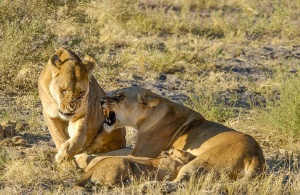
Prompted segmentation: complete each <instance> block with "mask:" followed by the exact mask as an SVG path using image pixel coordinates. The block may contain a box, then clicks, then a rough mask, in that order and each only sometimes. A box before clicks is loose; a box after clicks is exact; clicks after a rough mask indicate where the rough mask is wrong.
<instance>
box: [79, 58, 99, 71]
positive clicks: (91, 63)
mask: <svg viewBox="0 0 300 195" xmlns="http://www.w3.org/2000/svg"><path fill="white" fill-rule="evenodd" d="M82 64H83V65H84V67H85V69H86V70H87V71H88V73H89V74H91V73H92V71H93V69H94V67H95V64H96V62H95V60H94V59H93V58H92V57H91V56H89V55H86V56H84V58H83V61H82Z"/></svg>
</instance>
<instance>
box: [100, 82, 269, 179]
mask: <svg viewBox="0 0 300 195" xmlns="http://www.w3.org/2000/svg"><path fill="white" fill-rule="evenodd" d="M101 103H102V107H103V109H104V112H105V114H106V115H107V116H108V117H107V119H106V122H105V124H104V129H105V131H107V132H111V131H112V130H114V129H116V128H120V127H124V126H133V127H135V128H136V130H137V138H136V144H135V146H134V148H133V151H132V154H131V155H132V156H136V157H152V158H153V157H157V156H158V155H159V154H160V152H161V151H164V150H168V149H169V148H175V149H179V150H184V151H187V152H189V153H191V154H193V155H195V156H197V157H196V158H195V159H194V160H192V161H190V162H189V163H187V164H186V165H184V166H183V167H182V168H181V169H180V171H179V173H178V175H177V177H176V179H175V180H174V181H173V182H172V184H178V182H181V181H186V180H188V179H190V177H191V175H194V174H196V175H197V174H202V173H204V172H206V171H209V170H212V169H214V170H215V169H216V170H222V171H224V172H225V173H228V176H230V177H231V178H233V179H236V178H237V177H242V176H245V177H246V178H249V177H252V176H254V175H256V174H258V173H260V172H262V171H263V170H264V164H265V159H264V156H263V152H262V149H261V147H260V146H259V145H258V143H257V142H256V141H255V140H254V139H253V138H252V137H251V136H249V135H246V134H244V133H241V132H238V131H235V130H233V129H231V128H228V127H226V126H223V125H221V124H218V123H215V122H212V121H208V120H206V119H205V118H204V117H203V116H202V115H201V114H199V113H197V112H195V111H194V110H192V109H190V108H187V107H185V106H183V105H181V104H177V103H175V102H172V101H170V100H168V99H166V98H163V97H161V96H159V95H157V94H154V93H152V92H150V91H149V90H147V89H143V88H136V87H130V88H125V89H121V90H117V91H116V92H114V93H113V95H111V96H108V97H105V98H103V99H102V100H101Z"/></svg>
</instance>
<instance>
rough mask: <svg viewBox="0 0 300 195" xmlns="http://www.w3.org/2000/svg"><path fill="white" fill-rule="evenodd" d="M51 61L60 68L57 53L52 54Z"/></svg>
mask: <svg viewBox="0 0 300 195" xmlns="http://www.w3.org/2000/svg"><path fill="white" fill-rule="evenodd" d="M51 63H52V64H53V65H54V66H56V67H57V68H60V66H61V63H62V61H61V60H60V58H59V56H58V54H54V55H53V56H52V57H51Z"/></svg>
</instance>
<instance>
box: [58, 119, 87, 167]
mask: <svg viewBox="0 0 300 195" xmlns="http://www.w3.org/2000/svg"><path fill="white" fill-rule="evenodd" d="M85 121H86V120H85V117H81V118H79V119H77V120H76V121H70V122H69V127H68V133H69V136H70V139H68V140H67V141H66V142H65V143H63V144H62V145H61V147H60V149H59V151H58V153H57V154H56V156H55V159H56V161H57V162H58V163H61V162H62V161H64V160H70V159H71V158H73V157H74V156H75V155H76V154H78V153H79V152H80V150H81V149H82V147H83V146H84V143H85V141H86V138H87V136H86V125H85V123H86V122H85Z"/></svg>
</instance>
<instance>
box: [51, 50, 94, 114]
mask: <svg viewBox="0 0 300 195" xmlns="http://www.w3.org/2000/svg"><path fill="white" fill-rule="evenodd" d="M48 63H50V65H51V66H50V67H51V68H52V70H53V71H52V80H51V82H50V85H49V87H50V93H51V95H52V97H53V98H54V99H55V100H56V102H57V104H58V109H59V115H60V117H61V118H62V119H65V120H70V119H71V118H72V117H73V116H74V115H75V114H76V113H77V112H80V111H79V110H80V108H81V107H82V106H83V100H84V99H85V98H86V96H87V94H88V91H89V77H90V76H91V72H92V69H93V67H94V64H95V61H94V60H93V59H92V58H91V57H89V56H86V57H85V58H84V60H83V61H81V60H80V58H79V57H78V56H77V55H76V54H74V53H73V52H71V51H70V50H67V49H65V48H60V49H58V50H57V51H56V52H55V53H54V55H53V56H52V57H51V58H50V60H49V62H48Z"/></svg>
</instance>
